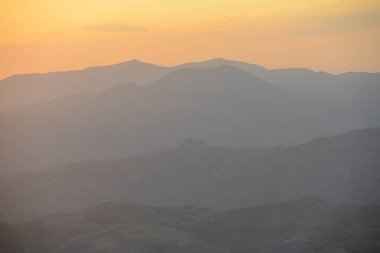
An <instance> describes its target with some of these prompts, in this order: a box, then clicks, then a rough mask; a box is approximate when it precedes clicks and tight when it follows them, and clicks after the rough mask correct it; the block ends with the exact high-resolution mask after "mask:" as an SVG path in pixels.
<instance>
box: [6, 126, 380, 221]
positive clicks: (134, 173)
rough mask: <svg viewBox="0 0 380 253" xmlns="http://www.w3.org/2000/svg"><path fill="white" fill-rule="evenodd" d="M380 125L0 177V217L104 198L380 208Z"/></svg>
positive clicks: (196, 145)
mask: <svg viewBox="0 0 380 253" xmlns="http://www.w3.org/2000/svg"><path fill="white" fill-rule="evenodd" d="M379 153H380V128H377V129H368V130H355V131H350V132H348V133H345V134H342V135H338V136H334V137H329V138H319V139H316V140H313V141H310V142H307V143H305V144H302V145H297V146H293V147H278V148H271V149H239V148H224V147H215V146H210V145H207V144H205V143H204V142H202V141H199V140H196V139H191V138H188V139H187V140H186V141H185V142H184V143H182V144H181V145H179V146H177V147H176V148H171V149H167V150H162V151H156V152H151V153H148V154H145V155H139V156H135V157H131V158H127V159H125V158H124V159H117V160H112V161H92V162H84V163H76V164H71V165H66V166H62V167H59V168H56V169H54V170H46V171H40V172H30V173H19V174H13V175H8V176H6V175H4V176H2V177H0V202H1V203H2V205H1V206H0V217H3V219H5V220H23V219H28V218H31V217H35V216H39V215H44V214H49V213H52V212H60V211H64V210H71V209H77V208H81V207H86V206H91V205H94V204H97V203H102V202H105V201H132V202H137V203H149V204H157V205H182V204H202V205H206V206H210V207H217V208H236V207H244V206H250V205H257V204H260V203H270V202H274V201H279V200H289V199H295V198H302V197H307V196H320V197H323V198H328V199H332V200H335V201H339V202H345V203H377V204H378V203H379V198H378V193H379V192H380V183H379V182H380V181H379V180H380V171H379V167H380V158H379V155H378V154H379Z"/></svg>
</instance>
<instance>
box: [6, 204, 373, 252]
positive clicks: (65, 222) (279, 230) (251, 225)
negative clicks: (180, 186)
mask: <svg viewBox="0 0 380 253" xmlns="http://www.w3.org/2000/svg"><path fill="white" fill-rule="evenodd" d="M379 217H380V207H379V206H357V205H342V204H336V203H332V202H328V201H324V200H322V199H318V198H305V199H300V200H294V201H288V202H280V203H275V204H270V205H263V206H257V207H250V208H246V209H237V210H230V211H225V212H215V211H211V210H207V209H202V208H199V207H196V206H179V207H152V206H144V205H137V204H127V203H105V204H101V205H99V206H95V207H92V208H88V209H83V210H78V211H75V212H69V213H60V214H55V215H50V216H46V217H43V218H39V219H36V220H34V221H33V222H29V223H21V224H17V225H0V234H2V235H5V236H6V237H4V238H7V239H6V240H2V239H1V238H0V247H1V249H2V250H5V251H3V252H7V253H19V252H44V253H56V252H61V253H71V252H88V253H106V252H114V253H119V252H120V253H121V252H136V253H151V252H165V253H182V252H183V253H185V252H186V253H203V252H204V253H206V252H207V253H229V252H264V253H269V252H271V253H272V252H299V253H317V252H318V253H328V252H355V253H359V252H378V251H379V250H380V246H379V238H378V234H379V231H380V220H379ZM12 235H13V236H16V237H12Z"/></svg>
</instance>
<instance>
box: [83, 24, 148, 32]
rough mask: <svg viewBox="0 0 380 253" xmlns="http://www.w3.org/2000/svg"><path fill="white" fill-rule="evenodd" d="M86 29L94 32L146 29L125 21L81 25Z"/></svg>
mask: <svg viewBox="0 0 380 253" xmlns="http://www.w3.org/2000/svg"><path fill="white" fill-rule="evenodd" d="M83 28H84V29H85V30H87V31H96V32H117V33H123V32H145V31H147V30H148V29H147V28H145V27H141V26H134V25H129V24H125V23H99V24H88V25H85V26H83Z"/></svg>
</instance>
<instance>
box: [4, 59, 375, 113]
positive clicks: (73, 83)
mask: <svg viewBox="0 0 380 253" xmlns="http://www.w3.org/2000/svg"><path fill="white" fill-rule="evenodd" d="M223 65H229V66H234V67H237V68H240V69H242V70H244V71H247V72H248V73H250V74H253V75H255V76H258V77H260V78H262V79H264V80H266V81H267V82H270V83H273V84H275V85H277V86H279V87H283V88H290V89H293V90H296V91H298V92H307V93H310V92H311V93H313V94H323V95H330V96H331V95H334V98H335V99H337V98H342V95H344V96H345V97H353V96H354V97H355V96H356V95H357V94H358V93H361V92H362V91H363V90H364V93H366V95H373V96H372V97H373V98H377V97H378V96H379V95H380V88H379V86H380V85H379V84H380V74H379V73H364V72H361V73H354V72H350V73H344V74H341V75H332V74H328V73H325V72H315V71H312V70H309V69H304V68H288V69H267V68H265V67H262V66H259V65H257V64H250V63H244V62H239V61H233V60H227V59H223V58H216V59H211V60H207V61H203V62H192V63H185V64H181V65H178V66H173V67H162V66H158V65H154V64H150V63H145V62H141V61H139V60H132V61H127V62H122V63H119V64H114V65H109V66H98V67H89V68H86V69H83V70H73V71H65V72H51V73H46V74H20V75H14V76H10V77H8V78H5V79H3V80H0V109H5V108H12V107H19V106H23V105H29V104H34V103H38V102H46V101H49V100H52V99H55V98H59V97H64V96H68V95H73V94H79V93H89V92H97V91H99V90H101V89H105V88H108V87H111V86H113V85H116V84H118V83H127V82H135V83H137V84H139V85H148V84H151V83H152V82H155V81H157V80H158V79H160V78H161V77H163V76H164V75H166V74H168V73H169V72H171V71H174V70H178V69H183V68H196V69H199V68H204V69H207V68H214V67H219V66H223ZM374 92H376V95H377V97H375V94H373V93H374Z"/></svg>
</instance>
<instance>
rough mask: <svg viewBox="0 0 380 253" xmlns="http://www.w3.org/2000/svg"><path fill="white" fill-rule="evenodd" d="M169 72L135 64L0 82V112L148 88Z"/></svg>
mask: <svg viewBox="0 0 380 253" xmlns="http://www.w3.org/2000/svg"><path fill="white" fill-rule="evenodd" d="M169 71H170V68H166V67H161V66H157V65H154V64H149V63H144V62H141V61H138V60H132V61H128V62H122V63H119V64H115V65H110V66H99V67H90V68H86V69H83V70H73V71H64V72H51V73H46V74H26V75H15V76H11V77H8V78H6V79H3V80H0V109H3V108H12V107H19V106H23V105H29V104H34V103H38V102H46V101H49V100H52V99H56V98H60V97H64V96H68V95H73V94H80V93H89V92H97V91H100V90H102V89H105V88H108V87H111V86H113V85H116V84H118V83H126V82H135V83H138V84H140V85H146V84H150V83H151V82H153V81H155V80H157V79H158V78H160V77H162V76H163V75H165V74H167V73H168V72H169Z"/></svg>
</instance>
